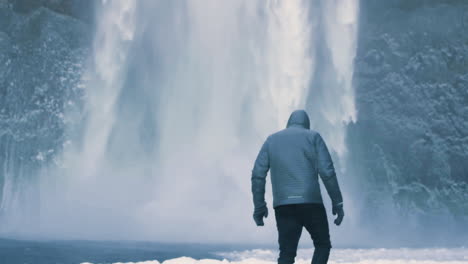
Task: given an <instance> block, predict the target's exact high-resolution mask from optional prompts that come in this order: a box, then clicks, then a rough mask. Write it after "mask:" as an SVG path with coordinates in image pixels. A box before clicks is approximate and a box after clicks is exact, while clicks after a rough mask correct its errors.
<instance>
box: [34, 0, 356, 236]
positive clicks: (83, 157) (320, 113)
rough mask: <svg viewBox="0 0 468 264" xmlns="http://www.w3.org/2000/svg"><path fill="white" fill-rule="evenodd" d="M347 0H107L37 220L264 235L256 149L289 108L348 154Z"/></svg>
mask: <svg viewBox="0 0 468 264" xmlns="http://www.w3.org/2000/svg"><path fill="white" fill-rule="evenodd" d="M357 5H358V4H357V1H355V0H336V1H325V0H324V1H320V2H319V1H317V2H315V1H299V0H297V1H275V0H270V1H263V0H255V1H252V0H238V1H217V0H206V1H177V2H176V1H126V0H118V1H117V0H115V1H105V2H104V4H103V8H102V12H101V13H100V14H99V15H98V21H99V23H98V28H97V31H96V36H95V40H94V43H95V44H94V53H93V60H92V61H93V63H92V66H90V68H89V71H87V73H86V75H85V78H86V79H87V84H88V85H87V88H86V101H85V108H84V109H85V111H86V115H85V116H86V117H85V118H84V119H83V124H82V126H83V128H82V129H81V130H80V131H81V132H79V133H78V134H79V135H78V136H77V137H74V138H73V139H71V141H70V142H71V143H70V144H69V145H68V146H67V147H66V148H65V150H64V153H63V155H62V158H61V166H60V168H58V169H57V168H52V169H50V168H49V169H48V170H47V172H48V173H45V174H48V175H47V176H43V180H42V184H41V191H42V192H41V205H42V206H41V214H40V228H39V229H37V230H35V231H37V232H39V233H40V234H48V235H52V236H58V237H75V238H93V237H94V238H102V237H104V238H113V239H121V238H125V239H151V240H178V241H181V240H182V241H194V240H195V241H200V240H203V241H210V240H213V241H219V240H224V241H261V240H263V239H265V238H267V237H268V238H270V239H271V238H272V237H274V235H275V230H274V228H275V227H274V225H271V224H270V225H269V226H268V227H267V228H268V232H265V231H262V230H259V229H256V228H255V226H254V225H253V224H252V223H253V222H252V219H251V213H252V212H251V211H252V202H251V194H250V171H251V168H252V166H253V161H254V159H255V155H256V154H257V151H258V149H259V147H260V144H261V143H262V142H263V140H264V139H265V138H266V137H267V135H268V134H270V133H273V132H275V131H276V130H278V129H281V128H283V127H284V126H285V124H286V121H287V118H288V116H289V114H290V113H291V112H292V111H293V110H295V109H298V108H306V109H307V110H309V112H310V114H311V119H312V124H313V126H314V127H313V128H314V129H316V130H318V131H319V132H322V133H323V135H324V137H325V138H326V139H327V141H328V142H329V147H330V148H331V149H332V150H334V151H335V152H336V153H337V154H338V157H339V158H344V154H345V152H346V147H345V144H344V137H345V123H346V122H348V121H350V120H354V119H355V118H356V111H355V108H354V98H353V96H354V95H353V90H352V86H351V77H352V69H353V67H352V66H353V65H352V61H353V58H354V54H355V47H356V22H357V21H356V17H357V11H358V10H357ZM324 50H325V51H326V53H327V54H328V55H329V57H327V58H326V59H325V60H324V59H323V54H322V52H323V51H324ZM324 84H328V85H324ZM51 171H52V172H51ZM268 184H269V183H268ZM268 187H269V185H268ZM267 193H268V194H267V195H270V196H271V191H268V192H267ZM269 221H271V220H269ZM168 226H171V228H167V227H168ZM175 226H177V229H174V228H173V227H175ZM195 227H196V228H195Z"/></svg>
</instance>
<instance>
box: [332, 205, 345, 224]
mask: <svg viewBox="0 0 468 264" xmlns="http://www.w3.org/2000/svg"><path fill="white" fill-rule="evenodd" d="M332 213H333V215H338V217H336V219H335V221H334V222H335V225H337V226H339V225H340V224H341V222H342V221H343V217H344V211H343V203H340V204H338V205H334V206H333V210H332Z"/></svg>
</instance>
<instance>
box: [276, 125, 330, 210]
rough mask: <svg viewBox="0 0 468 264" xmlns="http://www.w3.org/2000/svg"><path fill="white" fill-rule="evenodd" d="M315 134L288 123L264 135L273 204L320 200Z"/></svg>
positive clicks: (318, 201) (319, 201)
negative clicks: (274, 131) (277, 130)
mask: <svg viewBox="0 0 468 264" xmlns="http://www.w3.org/2000/svg"><path fill="white" fill-rule="evenodd" d="M317 136H318V133H316V132H314V131H312V130H308V129H304V128H302V127H296V126H292V127H289V128H286V129H283V130H281V131H279V132H277V133H275V134H273V135H271V136H270V137H269V138H268V140H267V142H268V155H269V159H270V175H271V182H272V187H273V197H274V198H273V207H277V206H279V205H284V204H298V203H322V196H321V194H320V186H319V183H318V170H317V162H316V161H317V154H316V151H317V149H316V147H315V141H316V137H317Z"/></svg>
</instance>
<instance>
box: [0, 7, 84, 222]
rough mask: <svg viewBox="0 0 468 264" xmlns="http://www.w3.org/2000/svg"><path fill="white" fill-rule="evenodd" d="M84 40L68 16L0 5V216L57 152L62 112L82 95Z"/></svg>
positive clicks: (79, 26) (81, 27)
mask: <svg viewBox="0 0 468 264" xmlns="http://www.w3.org/2000/svg"><path fill="white" fill-rule="evenodd" d="M18 2H20V1H18ZM90 36H91V34H90V27H89V26H87V25H86V24H85V23H84V22H82V21H81V20H78V19H76V18H73V17H71V16H68V15H63V14H59V13H57V12H54V11H52V10H50V9H48V8H44V7H41V6H39V7H37V8H35V9H31V10H28V12H19V11H17V10H16V9H15V6H14V5H13V4H12V3H9V2H7V1H2V2H0V51H1V52H0V160H1V162H0V216H1V214H2V213H3V214H8V213H11V211H9V210H10V209H11V208H13V207H14V206H15V204H18V203H20V201H21V199H23V198H24V197H23V195H24V194H25V193H30V192H35V191H36V190H34V189H32V190H29V189H27V187H26V186H27V184H26V183H27V182H33V181H34V180H35V179H31V177H32V176H33V175H37V173H35V172H36V170H37V169H38V168H39V167H41V166H42V164H45V163H46V162H49V161H51V159H52V158H53V157H54V154H55V153H56V152H57V151H59V149H60V148H61V147H62V143H63V138H64V129H65V123H66V122H67V120H66V119H65V114H64V113H65V112H66V111H68V110H70V109H72V108H74V107H77V102H79V98H80V97H81V96H82V89H80V84H81V83H82V80H81V73H82V72H83V69H84V64H85V60H86V59H87V54H88V52H89V48H90V47H89V46H90ZM23 188H26V191H24V190H23ZM11 210H13V209H11ZM13 211H14V210H13Z"/></svg>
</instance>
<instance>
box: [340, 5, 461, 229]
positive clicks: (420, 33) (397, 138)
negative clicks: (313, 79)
mask: <svg viewBox="0 0 468 264" xmlns="http://www.w3.org/2000/svg"><path fill="white" fill-rule="evenodd" d="M354 86H355V89H356V102H357V108H358V121H357V122H356V123H355V124H352V125H350V126H349V133H348V144H349V148H350V150H351V155H350V156H351V160H350V164H351V167H352V173H353V174H354V175H355V177H356V180H357V181H358V182H359V183H362V184H361V186H362V188H363V189H364V193H365V197H364V201H363V204H365V205H366V206H365V208H366V209H365V210H368V212H372V214H373V215H374V216H378V215H381V216H382V215H386V214H387V210H396V211H395V214H396V215H399V216H402V217H401V223H405V221H408V218H411V217H415V219H417V222H418V223H420V224H421V226H424V225H425V224H426V223H427V224H428V225H436V223H439V222H440V221H442V220H441V219H446V218H447V219H451V220H453V221H454V222H456V223H460V224H462V223H466V221H468V1H422V0H419V1H400V0H398V1H396V0H391V1H377V0H362V1H361V14H360V25H359V37H358V51H357V56H356V60H355V74H354ZM392 206H393V207H394V208H390V207H392ZM429 219H432V220H429ZM434 219H436V220H434ZM444 221H445V220H444ZM436 228H439V229H446V228H447V226H445V225H439V226H438V227H436ZM464 232H465V233H468V231H466V230H465V231H464ZM465 235H466V234H465Z"/></svg>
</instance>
